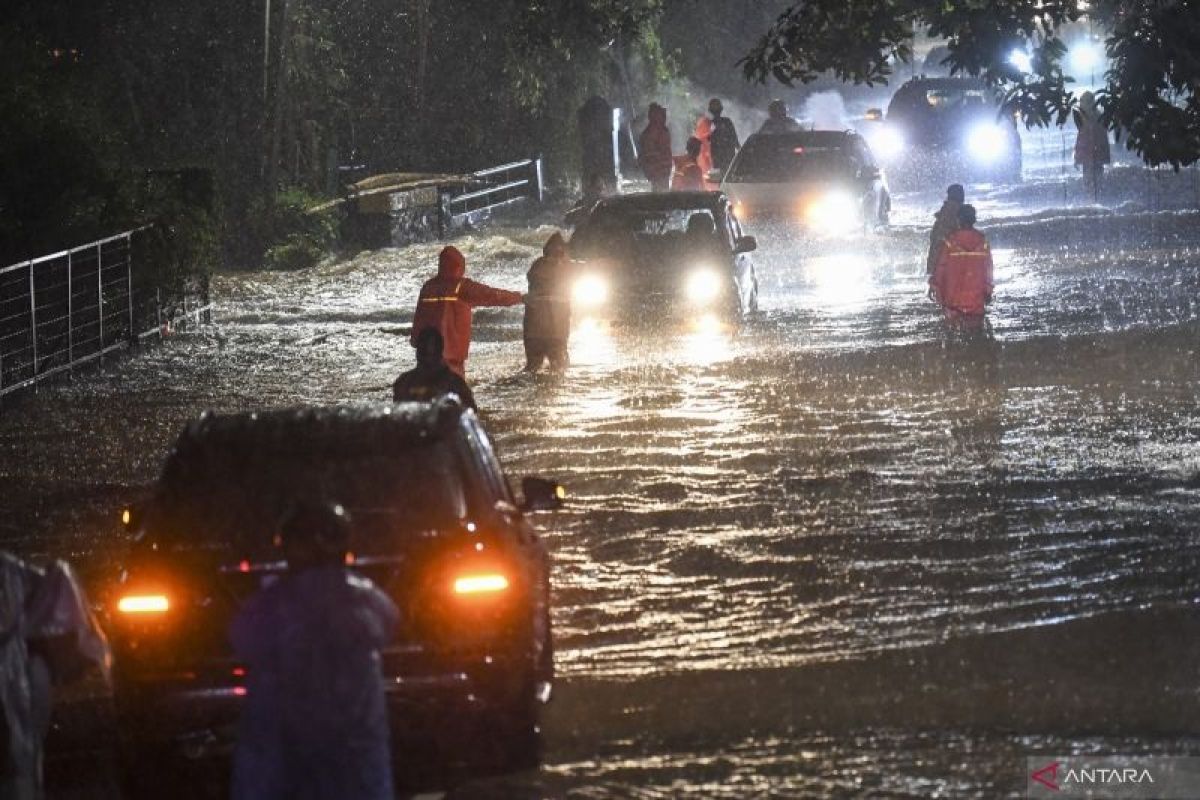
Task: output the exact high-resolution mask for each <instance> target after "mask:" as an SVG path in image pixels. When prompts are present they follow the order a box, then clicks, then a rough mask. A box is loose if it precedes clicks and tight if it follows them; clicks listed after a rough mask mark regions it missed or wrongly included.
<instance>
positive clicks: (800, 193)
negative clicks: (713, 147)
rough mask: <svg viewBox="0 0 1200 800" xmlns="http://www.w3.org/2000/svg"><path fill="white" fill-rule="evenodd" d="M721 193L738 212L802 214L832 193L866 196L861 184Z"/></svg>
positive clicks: (761, 186) (769, 186)
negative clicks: (740, 210) (820, 198)
mask: <svg viewBox="0 0 1200 800" xmlns="http://www.w3.org/2000/svg"><path fill="white" fill-rule="evenodd" d="M721 189H722V191H724V192H725V193H726V194H727V195H728V196H729V199H730V200H732V201H733V203H734V207H735V208H738V209H741V208H745V209H748V210H750V211H752V212H753V211H754V210H756V209H759V210H761V209H770V210H772V211H781V210H795V211H797V212H799V211H800V210H801V209H803V208H804V207H805V206H806V205H807V204H808V203H810V202H812V201H813V200H815V199H816V198H818V197H820V196H822V195H825V194H828V193H829V192H838V191H842V192H849V193H850V194H851V195H853V196H854V197H860V196H862V195H863V194H864V193H865V192H866V187H865V186H863V185H862V184H861V183H859V182H857V181H794V182H789V183H724V184H722V185H721Z"/></svg>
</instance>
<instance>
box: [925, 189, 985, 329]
mask: <svg viewBox="0 0 1200 800" xmlns="http://www.w3.org/2000/svg"><path fill="white" fill-rule="evenodd" d="M958 224H959V229H958V230H956V231H954V232H953V233H951V234H950V235H949V236H948V237H946V242H945V244H943V245H942V252H941V254H940V255H939V256H938V260H937V266H936V267H934V270H933V275H932V276H931V277H930V279H929V294H930V297H932V298H933V299H934V300H936V301H937V302H938V304H940V305H941V307H942V308H943V309H944V310H945V312H946V318H947V319H949V320H952V321H960V320H961V321H966V322H971V321H982V319H983V313H984V310H985V308H986V306H987V304H988V303H990V302H992V288H993V286H994V283H993V279H992V251H991V250H990V249H989V248H988V243H987V238H986V237H984V235H983V234H982V233H980V232H979V231H977V230H975V206H972V205H963V206H962V208H960V209H959V212H958Z"/></svg>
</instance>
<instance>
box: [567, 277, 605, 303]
mask: <svg viewBox="0 0 1200 800" xmlns="http://www.w3.org/2000/svg"><path fill="white" fill-rule="evenodd" d="M571 301H572V303H574V305H575V306H577V307H579V308H596V307H597V306H602V305H604V304H605V303H606V302H608V281H606V280H605V279H604V278H602V277H600V276H599V275H583V276H581V277H580V278H579V279H578V280H576V281H575V285H574V286H573V287H572V288H571Z"/></svg>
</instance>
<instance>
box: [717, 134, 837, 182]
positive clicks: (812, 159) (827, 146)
mask: <svg viewBox="0 0 1200 800" xmlns="http://www.w3.org/2000/svg"><path fill="white" fill-rule="evenodd" d="M858 166H859V162H858V160H857V159H856V158H854V156H853V154H852V153H851V152H850V151H849V149H848V148H847V147H846V146H845V144H844V143H840V142H839V143H822V144H814V145H804V144H799V143H797V141H796V140H795V139H793V138H791V137H781V136H761V137H755V138H753V139H751V140H750V141H749V142H747V143H746V146H745V147H743V148H742V151H741V153H739V154H738V157H737V159H736V160H735V161H734V163H733V166H732V167H731V168H730V170H729V177H728V180H729V181H730V182H731V183H783V182H787V181H794V180H809V179H816V180H819V179H824V178H835V177H844V176H845V175H847V174H853V173H854V172H856V171H857V168H858Z"/></svg>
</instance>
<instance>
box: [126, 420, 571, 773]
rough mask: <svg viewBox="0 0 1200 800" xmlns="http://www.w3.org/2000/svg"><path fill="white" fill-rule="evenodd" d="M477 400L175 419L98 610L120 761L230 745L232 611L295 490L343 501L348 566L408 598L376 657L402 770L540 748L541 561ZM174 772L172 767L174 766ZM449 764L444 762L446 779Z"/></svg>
mask: <svg viewBox="0 0 1200 800" xmlns="http://www.w3.org/2000/svg"><path fill="white" fill-rule="evenodd" d="M562 494H563V493H562V490H561V488H560V487H558V486H556V485H555V484H553V483H551V482H549V481H543V480H540V479H536V478H527V479H525V482H524V499H523V501H521V502H518V500H517V499H516V498H515V497H514V496H513V494H512V493H511V492H510V489H509V485H508V482H507V480H506V478H505V475H504V472H503V471H502V470H501V467H500V464H499V462H498V461H497V459H496V455H495V453H494V451H493V449H492V445H491V443H490V441H489V439H488V436H487V434H486V433H485V432H484V430H483V428H482V426H481V425H480V423H479V420H478V419H477V417H476V416H475V414H474V412H471V411H464V410H463V409H462V407H461V406H460V405H459V404H458V403H457V402H456V401H455V399H454V398H452V397H449V398H442V399H440V400H437V401H435V402H433V403H406V404H396V405H390V404H389V405H377V406H368V407H342V408H329V409H299V410H285V411H270V412H265V413H257V414H238V415H233V416H214V415H205V416H203V417H201V418H200V419H199V420H198V421H197V422H195V423H193V424H191V425H189V426H188V427H187V428H186V430H184V432H183V433H182V435H181V436H180V437H179V439H178V441H177V442H176V444H175V447H174V449H173V450H172V451H171V454H170V456H169V457H168V459H167V462H166V465H165V467H164V469H163V472H162V476H161V478H160V480H159V481H158V484H157V486H156V487H155V489H154V493H153V495H152V497H151V499H150V500H149V502H148V503H147V504H145V505H144V506H142V507H141V508H140V509H138V510H137V511H136V512H135V513H133V514H132V515H131V516H132V519H131V520H130V523H131V526H132V527H133V528H135V529H136V531H137V537H136V544H135V545H134V547H133V551H132V553H131V554H130V556H129V557H128V559H127V560H126V562H125V564H124V565H123V566H124V571H123V577H122V580H121V582H120V586H119V587H118V591H117V593H116V597H114V598H113V602H112V606H111V608H110V609H109V610H108V614H109V623H110V624H109V630H110V632H111V638H112V645H113V652H114V692H115V702H116V710H117V714H118V722H119V730H120V732H121V736H122V740H121V742H120V749H121V753H122V755H123V763H124V765H125V768H126V769H125V772H126V777H127V778H129V779H130V783H131V784H132V786H133V788H134V789H135V790H140V792H141V793H148V794H152V795H154V794H155V786H156V785H157V786H158V789H157V791H158V794H156V795H155V796H162V794H161V792H162V786H161V784H156V780H157V776H158V775H160V774H162V768H163V767H164V765H167V764H170V765H172V766H171V768H172V769H173V770H175V771H178V770H179V769H184V770H186V769H187V767H188V764H189V763H190V764H192V765H198V764H200V763H201V762H206V763H208V764H210V765H211V764H212V763H213V762H214V761H215V762H216V763H222V761H223V759H226V758H227V757H228V756H229V754H230V753H231V751H232V744H233V736H234V731H235V723H236V720H237V717H238V713H239V707H240V704H241V702H242V697H243V695H244V694H245V692H246V690H245V668H244V666H243V665H241V664H239V663H238V662H237V661H236V660H235V659H234V656H233V653H232V651H231V648H230V645H229V642H228V635H227V634H228V629H229V624H230V621H231V620H232V618H233V616H234V614H235V613H236V612H237V610H238V608H239V606H240V604H241V603H242V602H243V601H244V600H245V599H246V598H247V597H248V596H250V595H251V594H253V593H254V592H256V591H257V590H258V589H259V588H260V587H261V586H263V585H264V584H265V583H266V582H268V581H270V580H273V579H274V576H276V575H278V574H279V573H280V572H281V571H283V570H284V569H285V568H286V565H285V564H284V563H283V562H281V560H280V558H281V556H280V553H279V550H278V547H277V545H276V542H275V541H274V536H275V533H274V532H275V531H276V530H277V527H278V524H279V521H280V519H281V517H282V515H283V514H285V513H286V511H287V510H288V509H289V507H291V505H292V504H294V503H295V502H296V501H297V500H298V499H299V498H312V497H319V498H326V499H328V500H330V501H336V502H338V503H340V504H341V505H343V506H344V507H345V508H346V509H347V510H348V512H349V514H350V518H351V520H352V531H351V555H350V556H349V557H348V559H347V560H348V562H349V563H351V564H352V568H353V569H354V570H355V571H357V572H359V573H361V574H362V575H365V576H367V577H369V578H370V579H371V580H372V581H374V582H375V584H376V585H377V586H379V587H380V588H381V589H383V590H384V591H386V592H387V593H388V594H389V595H390V596H391V597H392V599H393V600H394V601H395V603H396V605H397V606H398V608H399V609H400V612H401V617H402V621H401V626H400V630H399V632H398V635H397V636H396V638H395V640H394V643H393V644H392V645H391V646H389V647H388V648H387V649H386V650H385V651H384V652H383V654H382V655H383V658H382V665H383V670H384V678H385V681H386V684H387V693H388V701H389V707H390V709H391V711H392V738H393V744H394V747H395V751H396V763H397V769H396V772H397V783H398V784H400V785H405V784H406V783H410V782H411V783H416V784H421V783H423V782H424V783H427V784H428V783H434V782H441V781H444V780H448V779H453V777H452V776H454V775H461V774H463V773H466V774H479V773H481V772H490V771H499V770H505V769H509V768H513V767H524V766H528V765H531V764H533V763H536V761H537V758H538V745H539V742H538V734H537V724H538V716H539V713H540V711H539V708H540V705H541V704H542V703H543V702H544V701H545V700H547V699H548V698H549V691H550V684H551V680H552V677H553V661H552V651H551V635H550V617H549V560H548V556H547V553H546V549H545V547H544V545H543V544H542V542H541V540H540V539H539V537H538V535H537V533H536V532H535V531H534V529H533V527H531V525H530V523H529V521H528V518H527V514H528V512H531V511H536V510H541V509H549V508H556V507H558V506H559V505H560V504H561V498H562ZM168 774H170V773H168ZM448 776H450V777H448Z"/></svg>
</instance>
